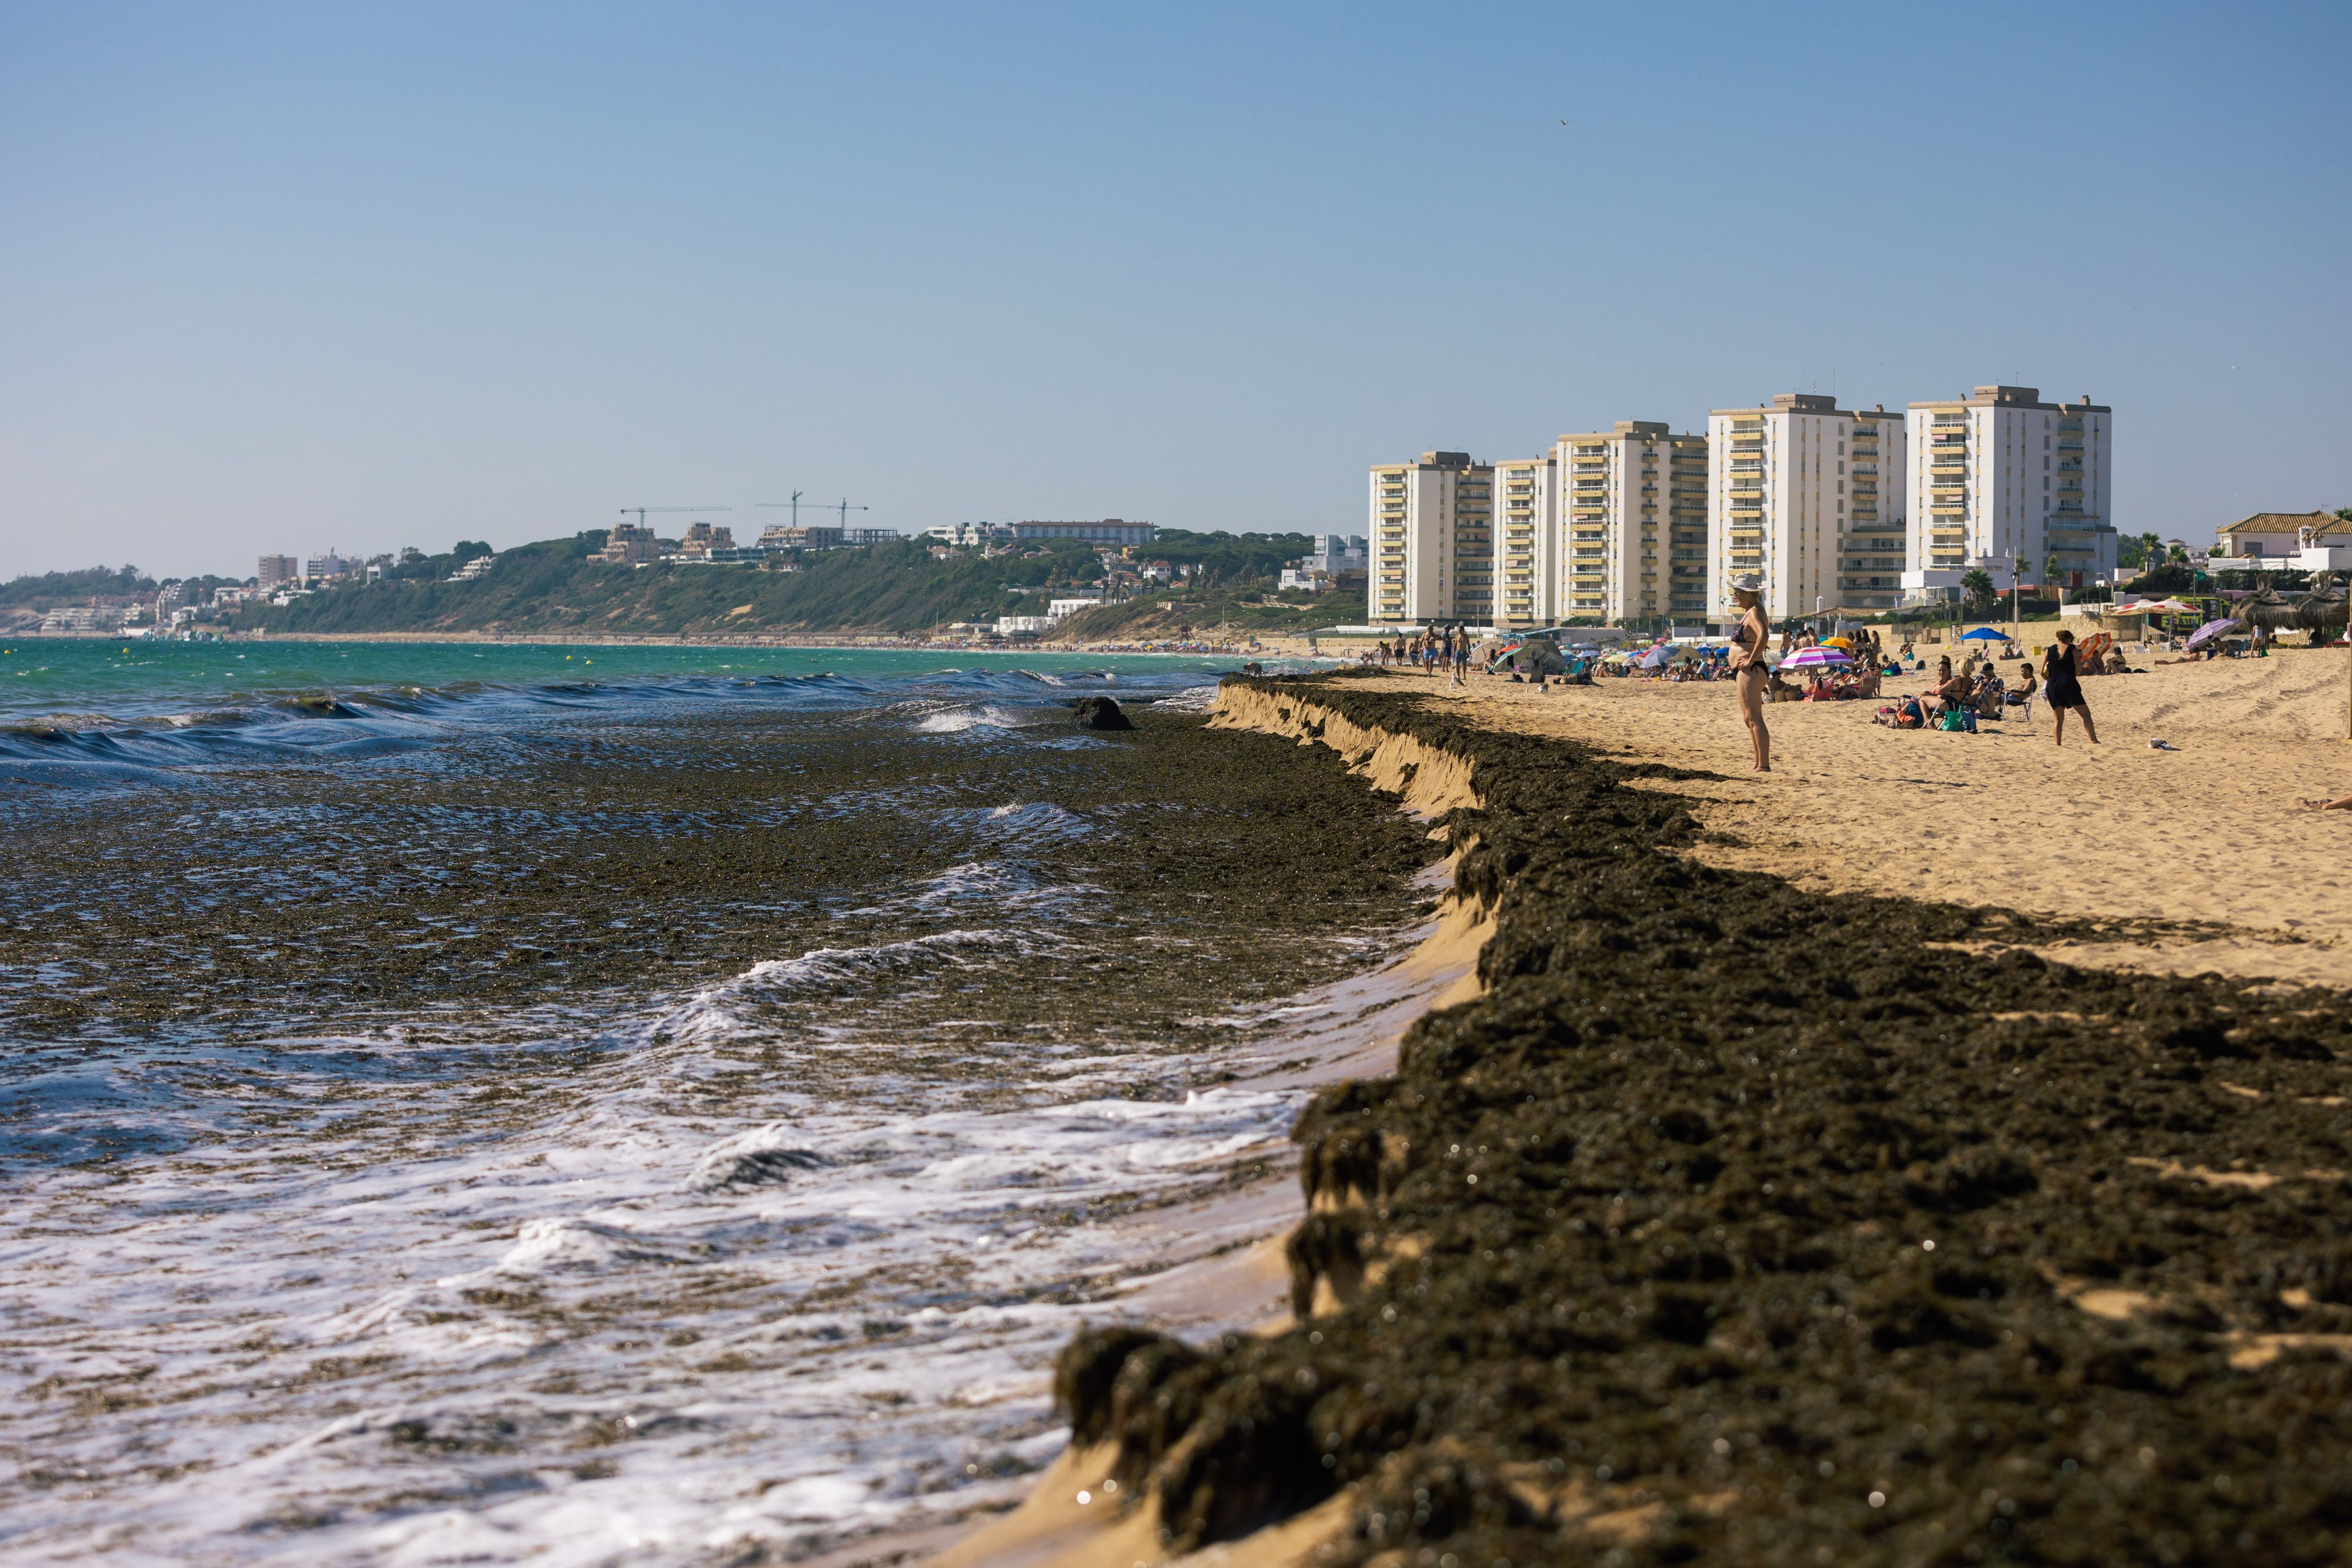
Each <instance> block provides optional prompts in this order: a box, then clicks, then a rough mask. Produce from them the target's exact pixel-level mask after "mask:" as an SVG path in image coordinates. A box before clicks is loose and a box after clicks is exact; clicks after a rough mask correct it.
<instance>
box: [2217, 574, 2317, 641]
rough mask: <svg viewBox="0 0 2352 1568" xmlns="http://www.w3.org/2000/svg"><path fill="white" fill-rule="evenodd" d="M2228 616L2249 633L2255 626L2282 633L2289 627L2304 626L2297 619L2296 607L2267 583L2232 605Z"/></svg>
mask: <svg viewBox="0 0 2352 1568" xmlns="http://www.w3.org/2000/svg"><path fill="white" fill-rule="evenodd" d="M2230 615H2231V619H2232V620H2234V621H2236V622H2238V624H2239V625H2241V626H2243V627H2244V628H2245V629H2246V630H2247V631H2249V632H2251V631H2252V630H2254V628H2256V627H2257V626H2266V627H2268V628H2270V629H2271V630H2272V631H2273V632H2284V631H2285V630H2287V629H2288V628H2289V627H2293V626H2300V625H2302V624H2304V622H2302V621H2301V620H2300V619H2298V615H2299V612H2298V610H2297V607H2296V605H2295V604H2294V602H2293V601H2289V600H2287V599H2286V598H2284V596H2282V595H2281V594H2280V592H2279V591H2278V590H2277V589H2275V588H2273V587H2272V586H2271V585H2270V584H2269V583H2267V582H2265V583H2263V585H2262V586H2261V587H2260V588H2257V589H2255V590H2254V591H2252V592H2251V593H2248V594H2247V595H2246V596H2245V597H2244V598H2243V599H2241V600H2239V601H2238V602H2237V603H2236V604H2234V605H2232V606H2231V609H2230Z"/></svg>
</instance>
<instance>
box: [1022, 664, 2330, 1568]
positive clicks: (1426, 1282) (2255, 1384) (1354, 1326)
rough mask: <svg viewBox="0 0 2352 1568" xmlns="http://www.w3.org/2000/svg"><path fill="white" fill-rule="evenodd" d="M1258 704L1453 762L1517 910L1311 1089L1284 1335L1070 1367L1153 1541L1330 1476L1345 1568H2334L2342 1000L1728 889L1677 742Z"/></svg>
mask: <svg viewBox="0 0 2352 1568" xmlns="http://www.w3.org/2000/svg"><path fill="white" fill-rule="evenodd" d="M1280 689H1282V690H1283V691H1284V692H1285V693H1286V695H1289V696H1293V697H1296V698H1299V699H1303V700H1307V701H1311V702H1314V703H1317V704H1320V705H1323V706H1327V707H1328V708H1330V709H1333V710H1336V711H1338V712H1339V713H1342V714H1344V715H1345V716H1348V717H1349V719H1351V720H1353V721H1354V722H1356V723H1358V724H1360V725H1365V726H1368V727H1378V728H1381V729H1384V730H1387V731H1389V732H1391V733H1402V734H1410V735H1412V736H1414V737H1417V738H1419V739H1420V740H1422V741H1423V742H1424V743H1427V744H1430V745H1433V746H1437V747H1444V748H1446V749H1449V750H1451V751H1454V752H1455V753H1456V754H1458V755H1460V756H1463V757H1465V758H1469V759H1470V761H1471V762H1472V764H1473V768H1474V775H1473V777H1474V779H1475V787H1476V789H1477V791H1478V796H1479V798H1480V799H1481V800H1483V801H1484V802H1485V805H1484V807H1483V809H1481V810H1457V811H1455V812H1454V814H1453V816H1452V819H1451V821H1450V827H1451V829H1452V831H1453V833H1454V835H1455V841H1457V842H1466V841H1474V840H1475V849H1473V850H1472V851H1471V852H1469V853H1468V854H1467V855H1466V856H1465V859H1464V861H1463V862H1462V865H1461V868H1460V872H1459V878H1460V886H1461V889H1462V890H1463V891H1464V892H1465V893H1467V894H1475V895H1476V896H1478V897H1481V898H1483V899H1486V900H1487V901H1490V902H1491V903H1492V904H1493V905H1494V906H1495V908H1496V916H1497V921H1498V927H1497V931H1496V936H1495V937H1494V939H1493V940H1492V942H1491V943H1490V944H1489V945H1488V946H1487V948H1486V953H1485V955H1484V957H1483V959H1482V962H1481V966H1480V967H1481V975H1482V977H1483V979H1484V980H1485V982H1486V988H1487V990H1486V996H1485V997H1484V998H1482V999H1480V1000H1477V1001H1475V1002H1471V1003H1466V1004H1464V1005H1462V1006H1459V1007H1455V1008H1453V1009H1448V1010H1446V1011H1444V1012H1442V1013H1437V1014H1433V1015H1432V1016H1430V1017H1428V1018H1426V1019H1423V1021H1422V1022H1421V1023H1420V1024H1419V1025H1418V1026H1416V1028H1415V1029H1414V1030H1413V1031H1412V1034H1411V1035H1410V1036H1409V1038H1408V1039H1407V1040H1406V1042H1405V1045H1404V1048H1403V1051H1402V1061H1401V1063H1400V1066H1399V1070H1398V1071H1397V1073H1396V1075H1395V1076H1394V1077H1392V1078H1387V1079H1382V1080H1378V1081H1373V1082H1358V1083H1352V1084H1348V1085H1344V1086H1340V1087H1337V1088H1334V1089H1332V1090H1329V1091H1328V1092H1325V1093H1324V1094H1323V1095H1322V1096H1321V1097H1320V1098H1319V1099H1318V1100H1317V1101H1316V1102H1315V1103H1314V1104H1313V1105H1312V1106H1311V1107H1310V1109H1309V1110H1308V1111H1307V1114H1306V1115H1305V1116H1304V1118H1303V1119H1302V1121H1301V1123H1300V1124H1299V1127H1298V1129H1297V1138H1298V1140H1299V1142H1300V1144H1301V1145H1303V1147H1304V1153H1305V1160H1304V1169H1303V1177H1302V1179H1303V1181H1304V1185H1305V1186H1306V1191H1307V1199H1308V1203H1309V1207H1310V1210H1311V1212H1312V1217H1311V1218H1310V1219H1309V1220H1308V1222H1307V1224H1305V1225H1303V1226H1302V1227H1300V1228H1299V1229H1298V1231H1297V1234H1296V1235H1295V1236H1294V1238H1293V1239H1292V1243H1291V1254H1292V1259H1293V1264H1294V1273H1295V1277H1296V1282H1297V1290H1296V1294H1297V1304H1298V1306H1299V1308H1300V1322H1298V1324H1297V1326H1296V1327H1295V1328H1293V1329H1291V1330H1290V1331H1289V1332H1287V1333H1283V1334H1281V1335H1279V1336H1278V1337H1274V1338H1270V1339H1265V1340H1257V1339H1244V1338H1231V1339H1227V1340H1226V1341H1224V1342H1223V1343H1219V1344H1214V1345H1211V1346H1209V1347H1206V1348H1205V1349H1193V1348H1189V1347H1185V1346H1182V1345H1179V1344H1176V1343H1173V1342H1171V1341H1169V1340H1166V1339H1164V1338H1161V1337H1160V1336H1157V1335H1151V1334H1145V1333H1138V1332H1136V1331H1133V1330H1118V1329H1112V1330H1096V1331H1092V1332H1090V1333H1088V1334H1087V1335H1086V1336H1084V1337H1082V1338H1081V1339H1080V1340H1078V1341H1077V1342H1076V1343H1073V1344H1072V1345H1071V1346H1070V1347H1069V1348H1068V1349H1067V1350H1066V1353H1065V1354H1064V1357H1063V1361H1062V1366H1061V1369H1060V1372H1061V1375H1060V1378H1059V1380H1058V1385H1059V1388H1060V1390H1061V1393H1062V1396H1063V1398H1064V1400H1065V1403H1066V1407H1067V1408H1068V1409H1069V1410H1070V1413H1071V1415H1072V1417H1073V1421H1074V1425H1075V1427H1076V1430H1077V1434H1078V1436H1079V1437H1080V1438H1081V1439H1082V1440H1100V1439H1104V1438H1116V1439H1117V1441H1118V1444H1119V1457H1118V1464H1119V1467H1120V1469H1121V1470H1122V1471H1123V1472H1124V1473H1125V1484H1126V1485H1129V1486H1134V1485H1144V1486H1147V1487H1149V1488H1150V1489H1152V1490H1153V1491H1154V1493H1155V1495H1156V1497H1157V1499H1158V1501H1159V1503H1160V1509H1161V1517H1162V1518H1163V1520H1164V1521H1165V1528H1166V1530H1167V1531H1168V1535H1169V1544H1170V1545H1171V1547H1175V1548H1190V1547H1192V1546H1195V1545H1198V1544H1200V1543H1202V1542H1212V1541H1216V1540H1221V1539H1228V1538H1231V1537H1233V1536H1235V1535H1238V1534H1241V1533H1244V1532H1245V1531H1249V1530H1251V1529H1253V1528H1255V1527H1256V1526H1258V1525H1260V1524H1262V1523H1264V1522H1265V1521H1268V1520H1270V1519H1272V1518H1276V1517H1279V1516H1281V1515H1282V1514H1284V1513H1286V1512H1290V1511H1296V1510H1297V1509H1298V1508H1301V1507H1303V1506H1306V1505H1307V1504H1309V1503H1312V1502H1314V1501H1316V1500H1319V1499H1322V1498H1325V1497H1328V1496H1329V1495H1330V1494H1331V1493H1332V1492H1334V1491H1335V1490H1338V1489H1339V1488H1341V1487H1344V1486H1352V1487H1354V1488H1355V1491H1354V1493H1353V1500H1352V1503H1351V1505H1350V1512H1349V1520H1348V1522H1347V1524H1346V1527H1345V1529H1344V1531H1343V1532H1342V1534H1341V1535H1340V1537H1339V1539H1338V1540H1337V1541H1336V1542H1333V1543H1331V1544H1330V1545H1329V1546H1328V1547H1327V1548H1325V1551H1324V1556H1323V1558H1322V1560H1324V1561H1328V1562H1329V1563H1333V1564H1335V1565H1346V1564H1360V1563H1361V1564H1378V1565H1381V1568H1404V1565H1421V1564H1429V1565H1433V1568H1497V1565H1500V1564H1505V1563H1509V1564H1515V1565H1518V1568H1526V1565H1528V1564H1537V1563H1547V1564H1548V1563H1612V1564H1613V1563H1625V1564H1633V1563H1774V1564H1784V1563H1786V1564H1800V1563H1906V1564H1908V1563H1922V1564H1925V1563H2237V1564H2244V1563H2339V1562H2344V1561H2347V1558H2352V1538H2347V1536H2346V1535H2345V1533H2344V1532H2345V1531H2346V1527H2347V1525H2352V1455H2348V1454H2347V1438H2352V1420H2347V1406H2346V1396H2347V1392H2352V1366H2347V1364H2346V1362H2345V1360H2344V1359H2343V1357H2342V1355H2341V1354H2340V1353H2341V1352H2342V1351H2343V1350H2344V1349H2345V1348H2346V1347H2347V1346H2348V1345H2352V1239H2347V1227H2346V1220H2347V1217H2352V1197H2347V1192H2346V1189H2345V1182H2344V1177H2343V1174H2342V1173H2344V1172H2345V1171H2346V1170H2347V1168H2352V1158H2347V1150H2346V1146H2345V1144H2346V1138H2345V1131H2344V1126H2345V1121H2344V1107H2343V1098H2342V1097H2343V1096H2344V1095H2346V1094H2347V1073H2346V1070H2345V1065H2344V1056H2345V1051H2346V1047H2347V1030H2346V1027H2345V1024H2344V1021H2343V1009H2342V1006H2341V1002H2342V998H2341V997H2340V996H2338V995H2337V994H2336V993H2333V992H2329V993H2324V994H2323V993H2315V992H2283V991H2282V990H2281V989H2280V988H2275V987H2273V988H2264V987H2261V986H2256V985H2250V984H2246V983H2243V982H2238V981H2231V980H2224V979H2221V978H2218V977H2210V976H2209V977H2201V978H2196V979H2152V978H2146V977H2126V976H2122V975H2117V974H2111V973H2105V972H2098V971H2091V970H2084V969H2076V968H2070V967H2064V966H2062V965H2055V964H2050V963H2045V962H2043V961H2042V960H2041V959H2040V958H2037V957H2035V956H2032V954H2031V953H2028V952H2023V951H2020V950H2017V949H2016V948H2015V947H2014V946H2006V947H2005V946H2004V945H2005V944H2017V943H2021V942H2030V941H2037V940H2043V939H2047V938H2049V937H2052V936H2062V935H2066V936H2083V935H2084V930H2083V929H2082V928H2080V927H2067V926H2063V925H2060V924H2059V923H2053V922H2047V921H2038V920H2034V919H2029V918H2026V917H2021V916H2019V915H2011V914H2007V913H2003V912H2000V911H1990V910H1981V909H1964V908H1958V907H1951V906H1946V905H1939V904H1931V903H1925V902H1913V901H1906V900H1899V899H1886V898H1874V897H1864V896H1857V895H1830V894H1818V893H1808V892H1805V891H1803V890H1801V889H1800V888H1797V887H1794V886H1791V885H1790V884H1789V883H1786V882H1783V881H1780V880H1779V879H1776V878H1772V877H1768V876H1760V875H1754V874H1746V873H1730V872H1724V871H1717V870H1711V869H1708V868H1706V867H1705V866H1702V865H1698V864H1696V863H1693V862H1691V861H1690V860H1689V859H1687V858H1685V857H1684V856H1682V855H1680V854H1678V853H1676V851H1677V849H1678V848H1679V847H1680V846H1681V845H1683V844H1685V843H1686V842H1688V841H1690V840H1691V839H1692V838H1693V837H1694V836H1695V833H1696V829H1695V825H1694V823H1693V821H1692V819H1691V817H1690V815H1689V814H1688V812H1687V811H1686V810H1685V807H1684V804H1683V803H1682V801H1681V800H1678V799H1677V798H1676V797H1675V796H1674V795H1673V794H1671V793H1667V792H1664V791H1662V790H1660V789H1656V788H1643V789H1634V788H1628V787H1627V785H1628V780H1629V779H1630V778H1632V777H1633V776H1635V775H1636V774H1648V775H1650V776H1652V778H1653V779H1655V776H1656V775H1657V773H1658V770H1657V769H1654V768H1629V767H1626V766H1621V765H1616V764H1612V763H1609V762H1605V761H1601V760H1600V759H1598V758H1594V757H1593V756H1592V755H1591V754H1590V753H1589V752H1586V751H1584V750H1582V749H1580V748H1579V747H1575V746H1572V745H1570V744H1567V743H1563V742H1559V741H1552V740H1540V739H1533V738H1528V737H1513V736H1507V735H1501V734H1496V733H1493V732H1491V731H1486V730H1482V729H1477V728H1474V727H1468V726H1465V725H1464V724H1462V723H1460V722H1458V721H1457V720H1455V719H1454V718H1452V717H1451V716H1447V715H1446V714H1445V713H1444V711H1443V708H1442V706H1441V705H1437V704H1434V703H1424V702H1423V701H1421V700H1420V699H1417V698H1412V697H1399V696H1394V695H1381V694H1376V693H1371V692H1367V691H1364V690H1361V689H1354V688H1351V686H1350V685H1349V683H1348V682H1347V681H1345V680H1321V681H1317V682H1312V683H1296V682H1286V683H1283V684H1282V685H1281V688H1280ZM1854 831H1855V832H1856V833H1858V834H1873V833H1888V834H1895V833H1899V832H1900V831H1901V826H1900V824H1894V823H1881V822H1873V821H1857V822H1856V823H1855V824H1854Z"/></svg>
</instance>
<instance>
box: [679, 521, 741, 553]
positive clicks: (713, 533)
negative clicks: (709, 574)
mask: <svg viewBox="0 0 2352 1568" xmlns="http://www.w3.org/2000/svg"><path fill="white" fill-rule="evenodd" d="M734 549H735V530H734V529H733V528H728V527H725V526H724V525H720V524H712V523H688V525H687V526H686V537H685V538H682V539H680V540H678V542H677V553H678V554H679V555H680V556H682V557H684V558H686V559H688V560H709V559H714V558H717V557H721V556H726V555H731V554H733V553H734Z"/></svg>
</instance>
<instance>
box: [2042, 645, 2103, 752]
mask: <svg viewBox="0 0 2352 1568" xmlns="http://www.w3.org/2000/svg"><path fill="white" fill-rule="evenodd" d="M2042 701H2043V702H2045V703H2048V704H2049V705H2050V722H2051V725H2052V729H2051V734H2050V740H2051V744H2053V746H2063V745H2065V744H2066V710H2067V709H2069V708H2072V709H2074V712H2076V713H2077V714H2079V715H2081V716H2082V719H2083V733H2084V735H2087V736H2089V737H2091V744H2092V745H2093V746H2096V745H2098V744H2099V730H2098V727H2097V726H2096V725H2095V724H2093V723H2092V722H2091V710H2090V709H2089V708H2088V707H2087V706H2084V702H2083V685H2082V683H2081V681H2079V680H2078V679H2076V678H2075V671H2074V633H2073V632H2059V633H2058V641H2056V642H2055V643H2051V644H2050V651H2049V652H2048V653H2044V654H2043V655H2042Z"/></svg>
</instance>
